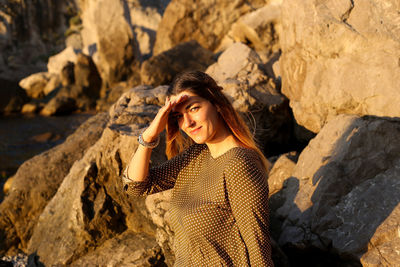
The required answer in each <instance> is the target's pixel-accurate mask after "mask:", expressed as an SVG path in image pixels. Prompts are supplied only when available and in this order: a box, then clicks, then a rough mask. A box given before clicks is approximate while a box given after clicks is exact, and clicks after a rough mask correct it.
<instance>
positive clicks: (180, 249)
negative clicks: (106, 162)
mask: <svg viewBox="0 0 400 267" xmlns="http://www.w3.org/2000/svg"><path fill="white" fill-rule="evenodd" d="M164 129H166V132H167V135H166V136H167V137H166V139H167V147H166V152H167V156H168V158H169V160H168V161H166V162H165V163H163V164H161V165H160V166H157V167H155V168H151V169H149V167H148V166H149V161H150V155H151V151H152V148H154V147H155V146H157V144H158V141H159V135H160V133H161V132H162V131H163V130H164ZM182 132H183V133H184V134H185V135H186V136H184V135H183V133H182ZM138 140H139V143H140V145H139V147H138V149H137V151H136V153H135V154H134V156H133V158H132V160H131V161H130V163H129V165H128V166H127V168H126V170H125V172H124V175H123V181H124V190H125V191H127V192H128V193H129V194H131V195H135V196H138V195H146V194H152V193H156V192H159V191H162V190H167V189H171V188H173V191H172V197H171V208H170V217H171V224H172V227H173V230H174V231H175V241H174V246H175V248H174V251H175V256H176V261H175V266H220V265H222V266H273V263H272V260H271V246H270V239H269V233H268V207H267V203H268V202H267V201H268V184H267V169H268V161H267V160H266V159H265V157H264V156H263V154H262V153H261V151H260V150H259V149H258V148H257V146H256V145H255V143H254V141H253V139H252V137H251V134H250V132H249V130H248V128H247V126H246V124H245V123H244V122H243V120H242V119H240V117H239V116H238V114H237V112H236V111H235V110H234V109H233V107H232V105H231V104H230V102H229V101H228V99H227V98H226V97H225V95H224V94H223V93H222V88H221V87H219V86H218V85H217V84H216V82H215V81H214V80H213V79H212V78H211V77H210V76H208V75H207V74H205V73H203V72H198V71H195V72H186V73H183V74H181V75H179V76H178V77H177V78H176V79H175V82H174V84H173V87H172V94H171V97H168V98H167V100H166V103H165V105H164V106H163V107H162V108H161V109H160V110H159V112H158V114H157V115H156V117H155V118H154V120H153V121H152V123H151V124H150V126H149V127H148V128H147V129H146V130H145V131H144V132H143V133H142V134H141V135H140V136H139V139H138Z"/></svg>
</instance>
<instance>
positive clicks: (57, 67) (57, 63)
mask: <svg viewBox="0 0 400 267" xmlns="http://www.w3.org/2000/svg"><path fill="white" fill-rule="evenodd" d="M77 55H78V53H77V52H76V51H75V50H74V49H73V48H72V47H67V48H65V49H64V50H63V51H61V52H60V53H58V54H56V55H54V56H51V57H50V58H49V61H48V63H47V72H48V73H51V74H56V75H60V73H61V71H62V69H63V68H64V67H65V66H66V65H67V64H68V62H72V63H75V62H76V60H77Z"/></svg>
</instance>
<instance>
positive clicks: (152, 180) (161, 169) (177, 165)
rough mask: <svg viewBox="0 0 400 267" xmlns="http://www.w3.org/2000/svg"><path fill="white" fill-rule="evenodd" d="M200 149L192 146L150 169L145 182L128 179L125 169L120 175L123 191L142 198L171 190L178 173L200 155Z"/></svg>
mask: <svg viewBox="0 0 400 267" xmlns="http://www.w3.org/2000/svg"><path fill="white" fill-rule="evenodd" d="M201 149H202V147H200V146H198V145H192V146H190V147H189V148H188V149H187V150H185V151H184V152H183V153H181V154H179V155H177V156H175V157H173V158H172V159H170V160H167V161H165V162H163V163H162V164H160V165H158V166H156V167H153V168H150V169H149V174H148V175H147V178H146V180H145V181H142V182H137V181H133V180H132V179H130V178H129V177H128V175H127V169H125V171H124V172H123V174H122V182H123V188H124V191H125V192H127V193H128V194H129V195H132V196H143V195H150V194H154V193H158V192H161V191H164V190H168V189H171V188H173V187H174V185H175V181H176V178H177V177H178V174H179V172H180V171H181V170H182V168H184V167H185V166H186V165H188V164H189V162H190V161H191V160H192V159H193V158H194V157H195V156H196V155H198V154H199V153H200V151H201Z"/></svg>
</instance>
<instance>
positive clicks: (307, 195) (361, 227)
mask: <svg viewBox="0 0 400 267" xmlns="http://www.w3.org/2000/svg"><path fill="white" fill-rule="evenodd" d="M399 136H400V121H399V120H394V119H392V120H391V119H387V118H377V117H358V116H354V115H339V116H337V117H336V118H335V119H333V120H331V121H330V122H328V123H327V124H326V125H325V126H324V127H323V128H322V130H321V131H320V132H319V133H318V135H317V136H316V137H315V138H314V139H313V140H312V141H311V142H310V143H309V145H308V146H307V147H306V148H305V149H304V150H303V152H302V153H301V154H300V156H299V160H298V162H297V164H296V166H295V168H294V170H293V172H292V174H291V175H290V176H289V177H288V178H287V179H286V181H285V188H284V190H281V192H282V195H283V196H284V199H285V202H284V204H283V205H281V206H280V207H279V208H277V209H275V210H273V213H275V215H274V216H276V218H278V219H279V220H280V221H282V222H283V223H282V224H281V225H280V231H279V232H278V235H279V244H280V245H281V246H292V247H296V248H298V249H307V248H312V247H313V248H319V249H321V250H322V251H328V252H330V253H334V254H337V255H339V256H340V257H341V258H342V260H344V259H347V260H348V261H350V262H353V263H354V262H355V263H357V262H359V261H360V259H362V261H365V262H369V263H368V264H371V265H370V266H377V265H374V264H373V262H375V263H376V262H378V263H379V262H382V263H383V265H385V262H387V260H385V259H395V258H397V259H398V258H399V257H398V252H396V248H397V247H398V244H399V241H400V238H399V236H398V235H397V234H394V233H396V231H397V230H398V222H399V220H400V218H399V215H400V213H399V212H398V211H399V207H400V206H399V202H400V195H399V194H398V192H399V190H400V180H399V179H398V178H399V177H400V156H399V155H400V146H399V145H398V142H397V140H398V138H399ZM395 262H396V261H395ZM395 265H396V264H395Z"/></svg>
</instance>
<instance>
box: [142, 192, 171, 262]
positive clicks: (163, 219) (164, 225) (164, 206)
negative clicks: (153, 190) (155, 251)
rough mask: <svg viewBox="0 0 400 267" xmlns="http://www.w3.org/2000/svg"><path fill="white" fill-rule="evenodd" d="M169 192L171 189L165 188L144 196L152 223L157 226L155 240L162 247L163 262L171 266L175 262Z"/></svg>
mask: <svg viewBox="0 0 400 267" xmlns="http://www.w3.org/2000/svg"><path fill="white" fill-rule="evenodd" d="M171 193H172V191H171V190H167V191H164V192H160V193H157V194H153V195H149V196H148V197H146V208H147V210H148V212H149V213H150V217H151V219H152V220H153V223H154V224H155V225H156V226H157V232H156V240H157V243H158V245H159V246H160V247H161V248H162V251H163V254H164V257H165V263H166V264H167V265H168V266H173V265H174V262H175V254H174V250H173V248H174V232H173V231H172V229H171V225H170V223H171V222H170V218H169V207H170V200H171Z"/></svg>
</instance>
